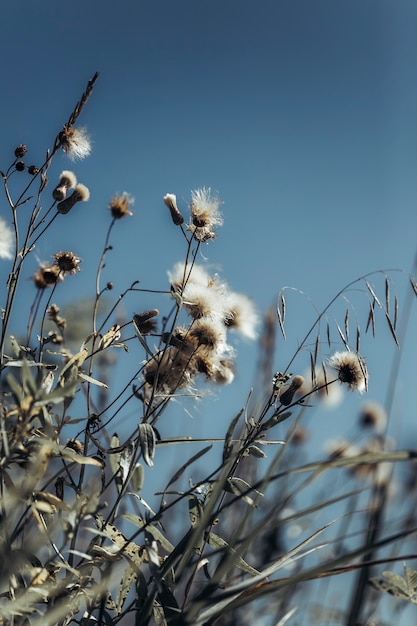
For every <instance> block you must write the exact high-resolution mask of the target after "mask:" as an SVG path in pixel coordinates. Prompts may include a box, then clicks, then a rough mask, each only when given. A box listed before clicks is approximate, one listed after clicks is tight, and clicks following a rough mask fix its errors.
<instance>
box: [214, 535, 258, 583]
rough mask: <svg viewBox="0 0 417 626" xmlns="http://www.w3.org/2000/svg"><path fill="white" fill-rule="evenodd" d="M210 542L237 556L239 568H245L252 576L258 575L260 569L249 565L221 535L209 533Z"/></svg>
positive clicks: (215, 547) (217, 547) (219, 548)
mask: <svg viewBox="0 0 417 626" xmlns="http://www.w3.org/2000/svg"><path fill="white" fill-rule="evenodd" d="M208 543H209V545H210V546H211V547H212V548H214V549H215V550H224V551H226V552H231V553H232V554H233V555H234V556H235V557H237V560H236V566H237V567H238V568H239V569H241V570H243V571H244V572H247V573H248V574H252V576H257V575H258V574H259V572H258V570H256V569H255V568H254V567H252V566H251V565H249V563H247V562H246V561H245V560H244V559H243V558H242V557H241V556H239V554H238V553H237V552H236V550H235V549H234V548H232V547H231V546H230V545H229V544H228V543H227V541H225V540H224V539H222V538H221V537H219V535H215V534H214V533H209V535H208Z"/></svg>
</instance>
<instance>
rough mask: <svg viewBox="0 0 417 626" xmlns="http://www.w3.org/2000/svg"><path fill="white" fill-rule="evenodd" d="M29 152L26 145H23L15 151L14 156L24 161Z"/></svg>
mask: <svg viewBox="0 0 417 626" xmlns="http://www.w3.org/2000/svg"><path fill="white" fill-rule="evenodd" d="M27 151H28V150H27V148H26V146H25V144H23V143H21V144H20V145H19V146H17V147H16V149H15V151H14V155H15V157H16V159H23V157H24V156H25V155H26V153H27Z"/></svg>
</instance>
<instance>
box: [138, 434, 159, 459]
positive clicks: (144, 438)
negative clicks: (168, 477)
mask: <svg viewBox="0 0 417 626" xmlns="http://www.w3.org/2000/svg"><path fill="white" fill-rule="evenodd" d="M139 443H140V448H141V450H142V455H143V458H144V460H145V463H146V465H149V467H153V460H152V459H153V458H154V456H155V444H156V437H155V431H154V429H153V428H152V426H151V425H150V424H139Z"/></svg>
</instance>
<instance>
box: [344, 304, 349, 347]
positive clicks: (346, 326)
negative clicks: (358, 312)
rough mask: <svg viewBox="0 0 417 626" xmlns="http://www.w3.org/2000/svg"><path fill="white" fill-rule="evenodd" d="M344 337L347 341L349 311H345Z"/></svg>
mask: <svg viewBox="0 0 417 626" xmlns="http://www.w3.org/2000/svg"><path fill="white" fill-rule="evenodd" d="M345 335H346V339H347V340H348V341H349V309H346V315H345Z"/></svg>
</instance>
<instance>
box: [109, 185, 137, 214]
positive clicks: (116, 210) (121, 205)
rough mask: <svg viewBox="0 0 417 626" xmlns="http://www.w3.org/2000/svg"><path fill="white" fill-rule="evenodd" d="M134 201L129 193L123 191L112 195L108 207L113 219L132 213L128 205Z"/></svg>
mask: <svg viewBox="0 0 417 626" xmlns="http://www.w3.org/2000/svg"><path fill="white" fill-rule="evenodd" d="M133 203H134V199H133V198H132V196H131V195H130V194H128V193H127V192H126V191H124V192H123V193H122V194H118V195H115V196H113V198H112V199H111V200H110V204H109V209H110V212H111V214H112V216H113V218H114V219H115V220H120V219H122V218H123V217H126V216H127V215H133V213H132V211H130V207H131V206H132V204H133Z"/></svg>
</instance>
